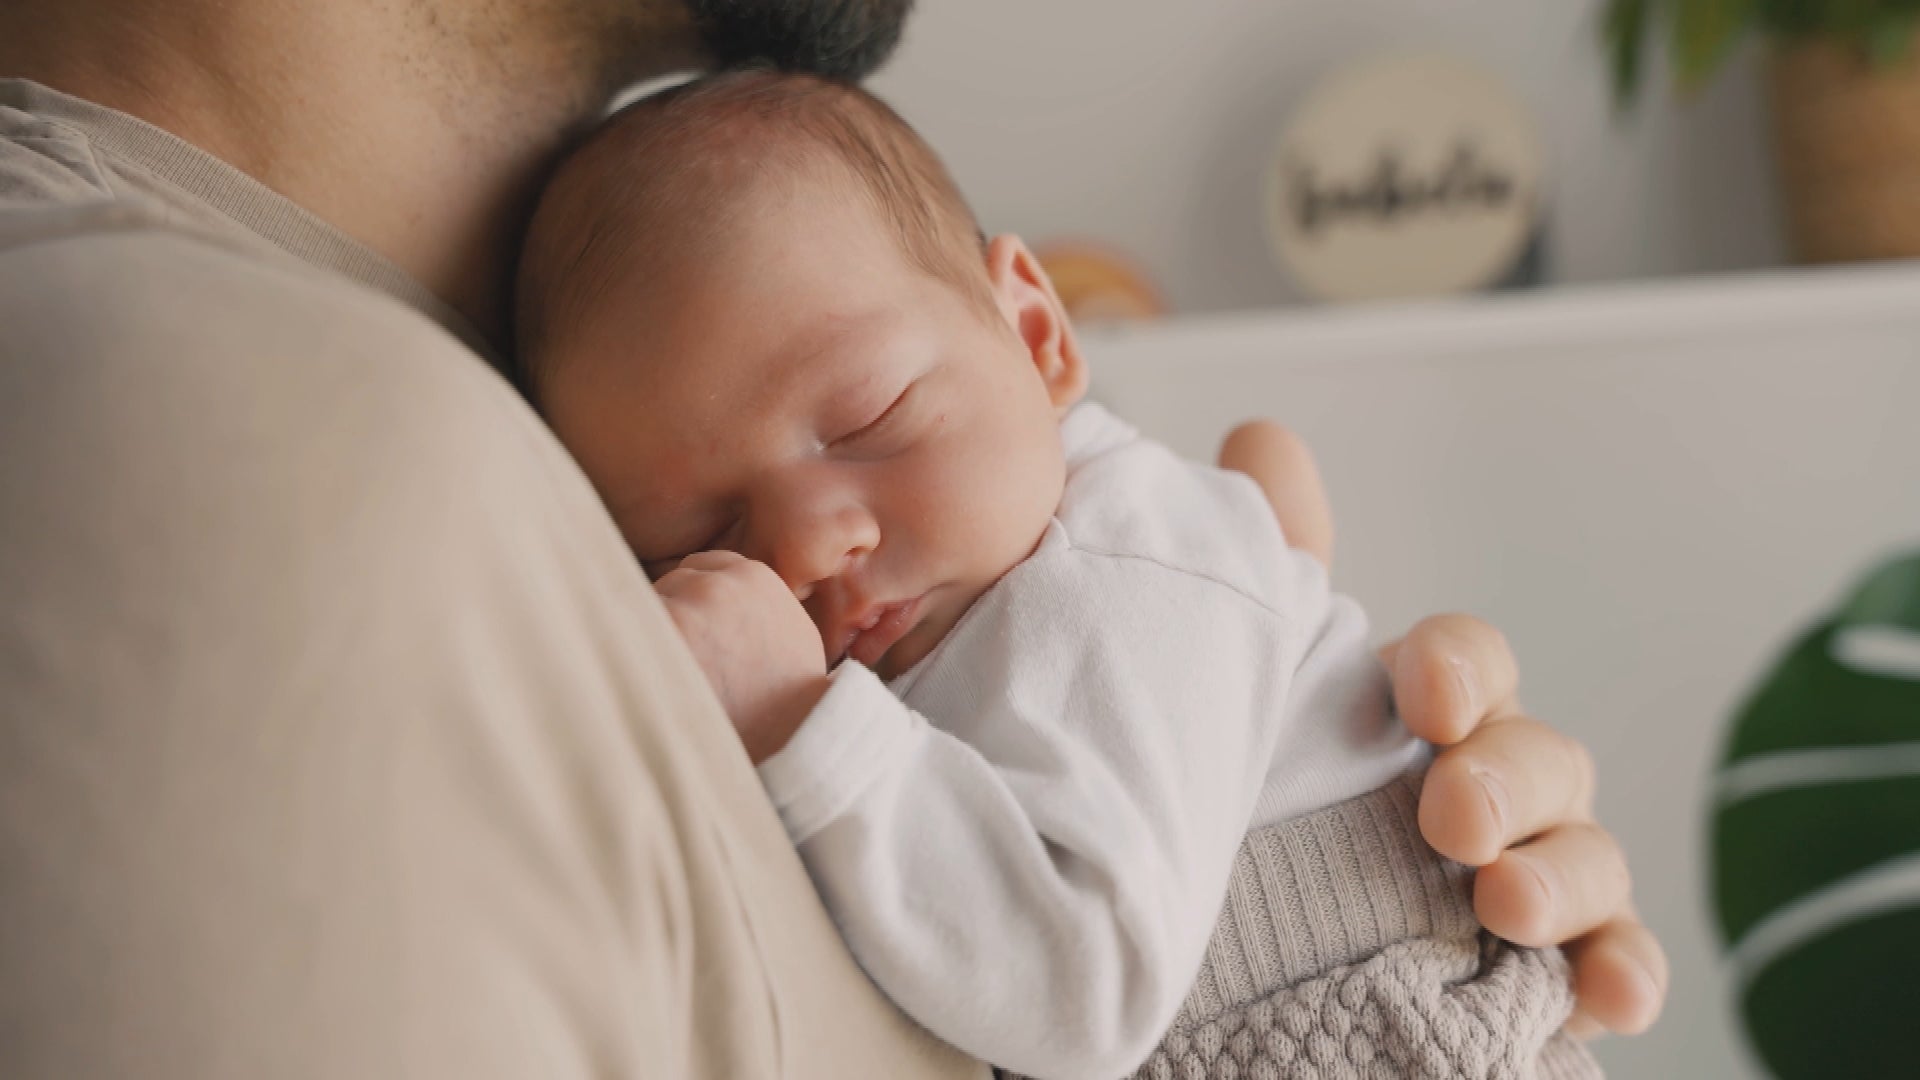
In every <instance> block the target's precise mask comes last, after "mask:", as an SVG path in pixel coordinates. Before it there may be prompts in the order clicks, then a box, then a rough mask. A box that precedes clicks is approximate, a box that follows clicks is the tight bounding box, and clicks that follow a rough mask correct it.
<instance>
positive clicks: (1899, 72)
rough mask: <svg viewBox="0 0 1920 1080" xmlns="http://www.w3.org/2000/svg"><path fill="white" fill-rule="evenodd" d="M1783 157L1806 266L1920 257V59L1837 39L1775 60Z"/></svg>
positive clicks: (1771, 71)
mask: <svg viewBox="0 0 1920 1080" xmlns="http://www.w3.org/2000/svg"><path fill="white" fill-rule="evenodd" d="M1767 81H1768V86H1769V90H1770V92H1771V96H1772V106H1773V110H1772V111H1773V128H1774V150H1775V154H1776V156H1777V158H1778V161H1779V167H1780V177H1781V190H1782V193H1783V195H1784V196H1785V198H1786V203H1787V217H1788V224H1789V232H1790V236H1791V238H1792V242H1793V249H1794V254H1795V255H1796V256H1797V257H1798V258H1799V259H1800V260H1801V261H1802V262H1812V263H1821V262H1848V261H1855V260H1862V259H1899V258H1916V257H1920V61H1911V62H1907V63H1902V64H1899V65H1896V66H1892V67H1877V66H1874V65H1872V64H1870V63H1869V62H1868V60H1867V58H1866V57H1865V56H1863V55H1861V53H1860V52H1859V51H1858V50H1857V49H1853V48H1848V47H1846V46H1843V45H1839V44H1836V43H1832V42H1827V41H1801V42H1792V43H1785V42H1782V43H1780V44H1778V45H1776V47H1775V48H1774V50H1773V53H1772V56H1771V57H1770V59H1769V67H1768V80H1767Z"/></svg>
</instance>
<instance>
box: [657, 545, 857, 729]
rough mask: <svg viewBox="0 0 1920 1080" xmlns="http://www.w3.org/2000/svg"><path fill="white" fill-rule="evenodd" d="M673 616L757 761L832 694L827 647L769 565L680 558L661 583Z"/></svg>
mask: <svg viewBox="0 0 1920 1080" xmlns="http://www.w3.org/2000/svg"><path fill="white" fill-rule="evenodd" d="M654 590H655V591H656V592H658V593H659V594H660V599H661V600H662V601H664V602H665V603H666V605H667V614H669V615H671V616H672V617H673V622H674V625H675V626H677V627H679V628H680V636H681V637H683V638H685V639H686V642H687V646H688V647H689V648H690V649H692V650H693V655H694V658H695V659H696V660H698V661H699V662H700V669H701V670H702V671H703V672H705V673H706V676H707V682H708V683H710V684H712V686H713V692H714V693H715V694H717V695H718V696H719V698H720V704H721V705H723V706H725V708H726V710H727V716H728V717H729V718H731V719H732V720H733V727H734V730H735V731H736V732H738V733H739V735H740V741H741V742H742V743H743V744H745V746H746V748H747V756H748V757H750V758H752V759H753V763H754V764H755V765H758V764H759V763H760V762H762V761H765V760H766V759H767V758H769V757H772V756H773V755H774V754H775V753H778V752H779V750H780V748H781V747H783V746H785V745H786V744H787V740H788V739H790V738H792V737H793V733H794V732H795V731H796V730H798V729H799V727H800V723H801V721H803V720H805V719H806V718H807V713H808V712H809V711H811V710H812V708H813V706H814V705H815V703H817V702H818V701H819V700H820V696H821V695H822V694H824V693H826V687H827V662H826V652H825V650H824V649H823V648H822V646H821V644H820V634H819V632H818V631H816V630H815V629H814V627H813V620H812V619H810V618H808V617H807V613H806V610H805V609H804V608H802V607H801V606H800V601H798V600H796V599H795V598H794V595H793V593H792V591H791V590H789V589H788V588H787V584H786V582H784V581H781V580H780V576H779V575H778V574H775V573H774V572H773V569H772V568H771V567H769V566H767V564H765V563H760V562H755V561H753V560H752V559H749V558H747V557H746V556H744V555H737V554H735V553H733V552H731V551H702V552H699V553H697V554H693V555H689V556H687V557H686V558H684V559H682V560H680V565H679V566H678V567H676V568H675V569H674V570H673V572H672V573H669V574H667V575H665V576H664V577H662V578H661V579H660V580H659V581H657V582H655V583H654Z"/></svg>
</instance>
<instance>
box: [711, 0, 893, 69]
mask: <svg viewBox="0 0 1920 1080" xmlns="http://www.w3.org/2000/svg"><path fill="white" fill-rule="evenodd" d="M684 2H685V4H686V6H687V10H688V11H689V12H691V13H692V14H693V20H694V25H695V26H697V27H698V28H699V30H700V37H701V40H702V41H704V42H705V44H706V47H707V50H708V51H709V52H711V53H712V54H713V57H714V59H715V60H716V61H717V62H718V63H719V64H720V65H721V66H724V67H737V66H741V65H746V64H765V65H769V66H772V67H774V68H778V69H779V70H782V71H797V72H806V73H809V74H814V75H825V76H828V77H830V78H838V79H856V80H857V79H862V78H865V77H866V76H867V75H869V74H871V73H872V72H873V71H874V69H876V68H878V67H879V66H880V65H881V64H882V63H883V62H885V61H886V59H887V57H888V56H889V55H891V54H892V52H893V50H894V47H895V46H896V45H898V44H899V42H900V28H901V26H902V25H903V24H904V23H905V22H906V20H907V15H908V13H909V12H910V11H911V10H912V9H913V0H684Z"/></svg>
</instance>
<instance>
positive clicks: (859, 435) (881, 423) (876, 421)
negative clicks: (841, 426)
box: [834, 383, 918, 446]
mask: <svg viewBox="0 0 1920 1080" xmlns="http://www.w3.org/2000/svg"><path fill="white" fill-rule="evenodd" d="M916 385H918V384H917V383H910V384H908V386H907V388H906V389H905V390H902V391H900V396H899V397H897V398H894V399H893V404H891V405H889V406H887V411H885V412H883V413H881V414H880V415H879V416H876V417H874V418H873V419H872V420H871V421H869V422H868V423H867V425H866V426H865V427H863V428H861V429H860V430H859V431H856V432H853V433H852V434H850V435H845V436H842V437H841V438H839V439H836V440H834V445H835V446H839V445H841V444H844V443H850V442H858V441H860V440H862V439H866V438H870V437H872V436H873V435H875V434H877V433H879V432H880V431H882V430H884V429H886V428H887V427H888V426H889V425H891V424H892V423H893V421H894V420H895V419H896V418H897V417H898V416H899V414H900V406H901V405H902V404H904V403H905V402H906V400H907V395H909V394H911V393H913V388H914V386H916Z"/></svg>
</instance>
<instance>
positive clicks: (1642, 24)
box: [1600, 0, 1653, 111]
mask: <svg viewBox="0 0 1920 1080" xmlns="http://www.w3.org/2000/svg"><path fill="white" fill-rule="evenodd" d="M1652 16H1653V0H1611V2H1610V3H1609V4H1607V10H1606V14H1605V15H1604V16H1603V18H1602V20H1601V23H1600V37H1601V40H1602V42H1603V43H1604V44H1605V46H1606V50H1607V66H1608V68H1609V70H1611V72H1612V74H1613V105H1614V108H1616V109H1619V110H1622V111H1624V110H1626V109H1627V108H1629V107H1630V106H1632V105H1633V103H1634V100H1635V99H1636V98H1637V97H1639V94H1640V81H1641V79H1642V78H1644V77H1645V74H1646V72H1645V67H1646V64H1645V60H1646V55H1647V29H1648V27H1649V26H1650V25H1651V24H1652V22H1653V18H1652Z"/></svg>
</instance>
